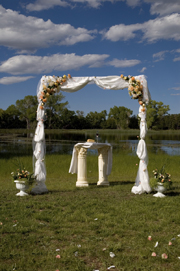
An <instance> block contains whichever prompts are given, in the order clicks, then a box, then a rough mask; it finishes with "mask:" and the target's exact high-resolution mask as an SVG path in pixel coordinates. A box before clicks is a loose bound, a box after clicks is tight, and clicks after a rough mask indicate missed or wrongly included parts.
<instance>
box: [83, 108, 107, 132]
mask: <svg viewBox="0 0 180 271" xmlns="http://www.w3.org/2000/svg"><path fill="white" fill-rule="evenodd" d="M106 116H107V111H106V110H103V111H101V112H100V113H98V112H97V111H95V112H92V111H91V112H89V113H88V114H87V115H86V120H87V123H89V128H92V129H95V128H104V127H105V124H106Z"/></svg>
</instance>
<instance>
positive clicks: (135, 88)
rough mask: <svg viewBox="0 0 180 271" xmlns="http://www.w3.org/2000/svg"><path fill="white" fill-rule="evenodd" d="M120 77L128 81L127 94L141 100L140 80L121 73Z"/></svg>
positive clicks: (141, 88) (141, 87)
mask: <svg viewBox="0 0 180 271" xmlns="http://www.w3.org/2000/svg"><path fill="white" fill-rule="evenodd" d="M121 78H122V79H124V80H126V81H128V82H129V88H128V90H129V95H130V96H131V97H132V99H138V100H139V101H142V98H143V86H142V85H141V82H140V80H136V79H135V77H134V76H130V75H129V76H124V75H123V74H121Z"/></svg>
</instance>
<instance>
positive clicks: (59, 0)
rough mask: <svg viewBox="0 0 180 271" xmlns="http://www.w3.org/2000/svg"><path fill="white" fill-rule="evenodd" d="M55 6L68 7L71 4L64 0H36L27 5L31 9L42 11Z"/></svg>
mask: <svg viewBox="0 0 180 271" xmlns="http://www.w3.org/2000/svg"><path fill="white" fill-rule="evenodd" d="M55 6H60V7H67V6H69V4H68V3H67V1H63V0H51V1H49V0H36V1H35V3H34V4H32V3H30V4H28V5H27V6H26V9H27V10H29V11H41V10H46V9H50V8H53V7H55Z"/></svg>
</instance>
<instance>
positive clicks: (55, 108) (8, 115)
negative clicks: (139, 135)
mask: <svg viewBox="0 0 180 271" xmlns="http://www.w3.org/2000/svg"><path fill="white" fill-rule="evenodd" d="M63 99H64V96H63V95H62V93H59V94H57V95H52V96H50V98H49V99H48V101H47V102H46V114H47V120H46V122H45V123H44V124H45V128H46V129H139V118H138V115H132V113H133V111H132V110H130V109H129V108H126V107H124V106H119V107H117V106H114V107H112V108H110V110H109V113H107V111H106V110H103V111H101V112H100V113H98V112H96V111H95V112H92V111H91V112H89V113H88V114H87V115H86V116H84V112H83V111H79V110H77V111H76V112H75V111H72V110H69V109H68V102H67V101H66V102H62V101H63ZM37 106H38V101H37V97H36V96H31V95H29V96H25V97H24V99H22V100H17V101H16V103H15V105H10V106H9V107H8V108H7V109H6V110H3V109H0V129H5V128H6V129H14V128H16V129H17V128H26V129H35V127H36V124H37V121H36V110H37ZM169 110H170V108H169V105H164V104H163V103H162V102H156V101H154V100H151V101H150V103H149V104H148V105H147V118H146V120H147V126H148V129H156V130H159V129H161V130H162V129H180V114H171V115H170V114H168V111H169Z"/></svg>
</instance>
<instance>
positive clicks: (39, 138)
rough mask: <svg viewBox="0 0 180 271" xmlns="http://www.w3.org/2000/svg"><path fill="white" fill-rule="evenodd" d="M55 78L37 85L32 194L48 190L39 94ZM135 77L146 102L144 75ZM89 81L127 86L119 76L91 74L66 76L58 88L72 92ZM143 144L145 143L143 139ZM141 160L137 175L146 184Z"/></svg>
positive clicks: (113, 87)
mask: <svg viewBox="0 0 180 271" xmlns="http://www.w3.org/2000/svg"><path fill="white" fill-rule="evenodd" d="M56 79H57V77H54V76H43V77H42V78H41V79H40V82H39V84H38V87H37V98H38V102H39V105H38V108H37V128H36V131H35V135H34V139H33V156H34V158H35V159H36V162H35V163H34V164H35V165H34V166H35V171H34V172H35V175H36V176H37V185H36V186H35V187H34V188H33V189H32V193H34V194H41V193H45V192H47V191H48V190H47V188H46V185H45V180H46V167H45V163H44V159H45V133H44V121H45V120H46V113H45V110H44V108H43V109H41V108H40V106H41V103H42V101H41V98H40V96H41V92H42V91H43V85H45V86H47V85H48V84H49V83H50V82H56ZM135 79H136V80H139V81H140V82H141V85H142V86H143V101H144V102H146V103H148V102H149V100H150V98H151V97H150V93H149V90H148V85H147V80H146V78H145V76H144V75H138V76H135ZM89 83H91V84H92V83H94V84H96V85H97V86H99V87H100V88H103V89H109V90H120V89H124V88H128V87H129V83H128V81H126V80H124V79H123V78H121V77H120V76H103V77H96V76H92V77H72V78H68V79H67V81H66V82H65V83H63V85H62V86H61V87H60V90H61V91H65V92H70V93H72V92H76V91H78V90H80V89H82V88H83V87H85V86H86V85H87V84H89ZM141 115H142V121H141V127H140V128H141V132H140V137H141V138H142V140H143V141H144V139H143V138H145V133H146V123H145V119H143V117H145V116H144V115H143V114H141ZM142 123H143V124H142ZM143 144H145V141H144V143H143ZM138 148H139V151H140V148H142V146H141V147H139V145H138ZM144 148H145V147H144ZM145 149H146V148H145ZM139 151H138V152H139ZM146 153H147V151H144V152H143V154H146ZM138 157H139V159H141V161H146V158H144V159H143V160H142V158H140V157H141V155H140V156H139V155H138ZM143 157H144V156H143ZM35 159H34V160H35ZM141 161H140V165H139V170H138V176H141V177H140V179H139V180H140V181H141V185H142V183H144V180H145V183H147V184H148V183H149V182H148V180H149V179H148V178H149V177H148V172H147V171H144V164H143V163H144V162H142V163H141ZM141 164H142V165H141ZM146 168H147V163H146ZM143 176H145V177H143ZM140 181H137V178H136V185H138V186H139V182H140ZM132 190H133V189H132ZM145 191H146V192H149V187H148V186H147V185H145V186H143V189H141V192H142V193H143V192H145ZM132 192H134V191H132Z"/></svg>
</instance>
